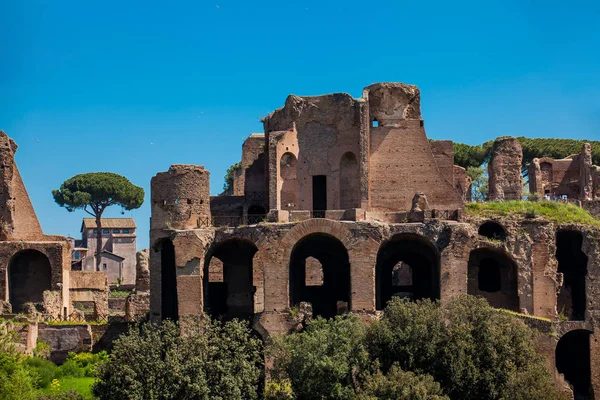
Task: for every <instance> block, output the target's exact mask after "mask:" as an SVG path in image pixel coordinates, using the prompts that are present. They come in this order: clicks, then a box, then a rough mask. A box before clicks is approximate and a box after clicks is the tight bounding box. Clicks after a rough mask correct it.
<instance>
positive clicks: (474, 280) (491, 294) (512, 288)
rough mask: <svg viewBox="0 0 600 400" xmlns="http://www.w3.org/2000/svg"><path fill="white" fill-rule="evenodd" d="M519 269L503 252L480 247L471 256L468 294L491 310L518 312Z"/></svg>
mask: <svg viewBox="0 0 600 400" xmlns="http://www.w3.org/2000/svg"><path fill="white" fill-rule="evenodd" d="M517 274H518V268H517V264H516V263H515V261H514V260H513V259H512V258H511V257H510V256H509V255H508V254H507V253H506V252H505V251H504V250H500V249H496V248H490V247H480V248H478V249H475V250H472V251H471V253H470V254H469V264H468V283H467V293H469V294H471V295H474V296H480V297H483V298H485V299H486V300H487V301H488V302H489V303H490V305H491V306H492V307H495V308H505V309H507V310H513V311H519V294H518V276H517Z"/></svg>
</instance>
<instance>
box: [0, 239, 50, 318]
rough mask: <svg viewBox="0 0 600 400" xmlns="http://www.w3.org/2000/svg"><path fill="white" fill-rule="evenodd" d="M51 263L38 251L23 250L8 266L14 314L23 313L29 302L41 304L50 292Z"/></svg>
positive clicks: (10, 295) (9, 290) (10, 296)
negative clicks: (45, 294) (44, 296)
mask: <svg viewBox="0 0 600 400" xmlns="http://www.w3.org/2000/svg"><path fill="white" fill-rule="evenodd" d="M51 276H52V270H51V267H50V261H49V260H48V257H46V256H45V255H44V254H43V253H41V252H39V251H37V250H23V251H20V252H19V253H17V254H16V255H15V256H13V258H12V260H11V261H10V263H9V264H8V285H9V288H8V294H9V300H10V304H11V305H12V308H13V312H15V313H19V312H21V311H22V308H23V305H24V304H25V303H28V302H32V303H39V302H41V301H42V299H43V294H44V291H46V290H50V280H51Z"/></svg>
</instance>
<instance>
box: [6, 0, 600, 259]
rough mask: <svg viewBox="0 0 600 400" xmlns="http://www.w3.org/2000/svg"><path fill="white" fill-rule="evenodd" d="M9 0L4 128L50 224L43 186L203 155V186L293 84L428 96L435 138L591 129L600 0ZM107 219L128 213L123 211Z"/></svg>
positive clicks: (297, 89)
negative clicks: (390, 88)
mask: <svg viewBox="0 0 600 400" xmlns="http://www.w3.org/2000/svg"><path fill="white" fill-rule="evenodd" d="M572 4H573V3H570V4H569V3H568V2H565V1H541V0H540V1H537V0H536V1H527V0H521V1H511V0H506V1H501V2H476V1H468V2H460V1H453V2H448V1H413V2H402V1H386V2H384V1H377V0H372V1H351V0H347V1H323V0H321V1H318V0H315V1H313V0H306V1H304V0H301V1H281V0H280V1H247V0H246V1H233V0H214V1H189V2H186V1H173V2H166V1H161V2H154V1H143V2H142V1H133V0H128V1H119V2H117V1H102V2H99V1H67V0H58V1H57V0H50V1H12V2H11V1H3V2H0V26H2V33H0V35H1V39H0V55H1V61H0V129H3V130H4V131H6V133H7V134H8V135H9V136H11V137H12V138H14V139H15V140H16V141H17V143H18V144H19V146H20V147H19V151H18V153H17V162H18V165H19V168H20V170H21V174H22V175H23V178H24V180H25V184H26V186H27V189H28V190H29V194H30V197H31V200H32V202H33V204H34V206H35V208H36V211H37V213H38V217H39V219H40V221H41V223H42V227H43V228H44V230H45V232H47V233H55V234H65V235H68V234H71V235H74V236H77V235H79V228H80V224H81V218H82V217H84V216H86V214H84V213H83V212H76V213H69V212H67V211H66V210H65V209H61V208H59V207H58V206H57V205H56V204H55V203H54V202H53V200H52V197H51V190H52V189H55V188H58V187H59V186H60V184H61V183H62V182H63V181H64V180H65V179H67V178H69V177H71V176H73V175H76V174H78V173H84V172H91V171H112V172H116V173H119V174H123V175H125V176H127V177H128V178H129V179H130V180H131V181H132V182H134V183H135V184H137V185H140V186H143V187H144V188H145V189H146V192H147V193H146V194H147V198H146V204H145V205H144V206H143V207H142V208H140V209H139V210H135V211H133V212H131V213H130V212H127V213H126V215H125V216H133V217H134V218H135V219H136V221H137V222H138V225H139V228H140V230H139V247H140V248H142V247H145V246H147V244H148V226H149V217H150V207H149V185H150V178H151V177H152V176H153V175H155V174H156V173H157V172H159V171H164V170H167V169H168V167H169V165H171V164H173V163H192V164H200V165H204V166H205V167H206V168H208V169H209V170H210V171H211V192H212V193H213V194H217V193H218V192H219V191H220V190H221V187H222V185H223V175H224V173H225V170H226V169H227V167H228V166H229V165H231V164H233V163H234V162H236V161H238V160H239V158H240V153H241V144H242V141H243V139H244V138H245V137H246V136H248V135H249V134H250V133H252V132H261V131H262V126H261V124H260V122H259V119H260V117H262V116H265V115H266V114H268V113H269V112H270V111H272V110H274V109H275V108H277V107H280V106H282V105H283V103H284V101H285V98H286V96H287V95H288V94H290V93H294V94H297V95H315V94H323V93H331V92H347V93H350V94H352V95H353V96H355V97H358V96H360V95H361V92H362V88H363V87H364V86H367V85H369V84H371V83H374V82H379V81H401V82H405V83H411V84H416V85H418V86H419V87H420V89H421V101H422V103H421V104H422V112H423V117H424V119H425V127H426V130H427V134H428V136H429V137H430V138H434V139H452V140H454V141H462V142H467V143H471V144H475V143H480V142H482V141H485V140H489V139H493V138H495V137H497V136H500V135H515V136H518V135H523V136H529V137H567V138H577V139H595V140H599V139H600V24H599V23H598V21H600V2H598V1H588V2H586V1H580V2H577V4H578V6H577V7H575V6H573V5H572ZM107 216H121V214H120V209H114V210H112V211H108V212H107Z"/></svg>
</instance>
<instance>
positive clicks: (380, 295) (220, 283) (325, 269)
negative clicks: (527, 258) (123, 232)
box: [160, 232, 519, 319]
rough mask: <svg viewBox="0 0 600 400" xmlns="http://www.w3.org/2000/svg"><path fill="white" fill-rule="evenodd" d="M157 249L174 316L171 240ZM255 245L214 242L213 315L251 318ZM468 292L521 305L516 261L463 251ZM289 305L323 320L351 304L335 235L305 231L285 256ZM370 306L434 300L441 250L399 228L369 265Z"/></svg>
mask: <svg viewBox="0 0 600 400" xmlns="http://www.w3.org/2000/svg"><path fill="white" fill-rule="evenodd" d="M160 251H161V256H160V257H161V265H162V269H161V279H162V280H161V285H162V298H163V301H162V306H161V307H162V310H161V311H162V315H163V318H172V319H174V318H176V315H177V300H176V293H177V291H176V276H175V254H174V248H173V244H172V242H171V241H170V240H168V239H166V240H164V241H163V242H162V245H161V247H160ZM257 251H258V249H257V247H256V245H255V244H254V243H252V242H251V241H249V240H245V239H229V240H227V241H224V242H222V243H220V244H218V245H216V246H215V248H214V249H212V250H211V251H210V252H209V253H208V254H207V256H206V259H205V260H204V280H203V289H204V290H203V292H204V308H205V312H207V313H208V314H209V315H211V316H213V317H224V318H250V317H252V316H253V314H254V297H255V296H254V295H255V292H256V287H255V286H254V279H253V271H254V256H255V254H256V253H257ZM468 268H469V274H468V275H469V281H468V282H469V283H468V293H470V294H473V295H478V296H482V297H485V298H486V299H487V300H488V301H489V302H490V304H491V305H492V306H495V307H501V308H507V309H511V310H515V311H518V310H519V299H518V294H517V267H516V264H515V263H514V261H513V260H512V259H511V258H510V257H509V256H508V255H506V254H505V253H502V252H500V251H498V250H495V249H488V248H482V249H476V250H473V251H472V252H471V254H470V257H469V267H468ZM288 271H289V277H288V278H289V304H290V306H295V305H298V304H299V303H301V302H308V303H311V305H312V307H313V314H314V315H320V316H323V317H326V318H329V317H333V316H335V315H338V314H340V313H343V312H344V311H347V310H351V309H352V304H351V298H352V297H351V289H352V288H351V268H350V258H349V254H348V250H347V249H346V247H345V246H344V244H343V243H342V242H341V241H340V240H339V239H338V238H336V237H334V236H332V235H330V234H327V233H322V232H319V233H311V234H309V235H306V236H304V237H303V238H301V239H300V240H299V241H298V242H297V243H296V244H295V245H294V247H293V249H292V251H291V255H290V260H289V269H288ZM375 286H376V287H375V289H376V290H375V292H376V308H377V309H378V310H382V309H384V308H385V306H386V304H387V303H388V301H389V300H390V299H391V298H392V297H395V296H397V297H403V298H408V299H411V300H418V299H432V300H435V299H439V297H440V254H439V251H438V250H437V248H436V247H435V246H434V245H433V244H431V243H430V242H429V241H428V240H427V239H425V238H424V237H422V236H419V235H416V234H400V235H396V236H394V237H393V238H391V239H390V240H388V241H386V242H385V243H384V244H383V245H382V246H381V247H380V249H379V251H378V253H377V259H376V265H375Z"/></svg>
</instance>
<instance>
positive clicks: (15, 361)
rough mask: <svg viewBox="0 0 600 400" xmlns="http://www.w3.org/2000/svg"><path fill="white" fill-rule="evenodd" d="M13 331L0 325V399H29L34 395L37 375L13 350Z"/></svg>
mask: <svg viewBox="0 0 600 400" xmlns="http://www.w3.org/2000/svg"><path fill="white" fill-rule="evenodd" d="M14 340H15V337H14V332H5V331H4V327H2V326H0V394H1V395H2V400H30V399H34V398H35V395H36V388H35V385H36V382H37V381H38V379H39V378H38V375H37V374H36V373H35V371H34V370H33V369H31V368H28V367H27V366H26V365H25V364H24V363H23V362H22V361H23V358H22V357H21V355H20V354H19V353H18V352H17V351H16V350H15V348H14V346H13V342H14Z"/></svg>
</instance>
